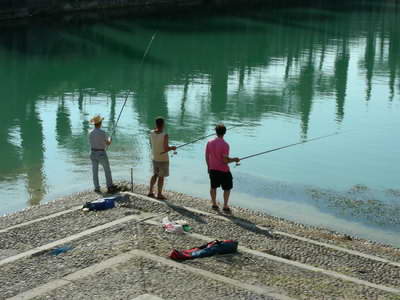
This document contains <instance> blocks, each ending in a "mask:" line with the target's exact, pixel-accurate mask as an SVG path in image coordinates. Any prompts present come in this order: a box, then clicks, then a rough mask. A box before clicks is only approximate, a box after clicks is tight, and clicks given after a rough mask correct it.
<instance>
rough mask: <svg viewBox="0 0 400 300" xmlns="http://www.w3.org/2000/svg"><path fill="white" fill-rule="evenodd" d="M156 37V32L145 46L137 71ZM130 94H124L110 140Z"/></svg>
mask: <svg viewBox="0 0 400 300" xmlns="http://www.w3.org/2000/svg"><path fill="white" fill-rule="evenodd" d="M156 35H157V32H155V33H154V34H153V35H152V37H151V39H150V41H149V43H148V44H147V47H146V50H145V51H144V54H143V57H142V61H141V63H140V66H139V70H141V69H142V67H143V63H144V59H145V58H146V56H147V54H148V53H149V51H150V47H151V45H152V44H153V40H154V38H155V37H156ZM130 94H131V92H130V91H128V92H127V93H126V96H125V101H124V103H123V104H122V107H121V110H120V112H119V115H118V118H117V122H115V124H114V128H113V130H112V132H111V135H110V139H111V138H112V137H113V135H114V133H115V129H116V128H117V125H118V121H119V119H120V118H121V115H122V112H123V110H124V108H125V105H126V102H127V101H128V97H129V95H130Z"/></svg>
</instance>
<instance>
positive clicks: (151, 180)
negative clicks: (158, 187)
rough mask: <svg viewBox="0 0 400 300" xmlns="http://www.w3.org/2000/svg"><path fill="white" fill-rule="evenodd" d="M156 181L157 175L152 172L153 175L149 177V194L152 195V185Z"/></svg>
mask: <svg viewBox="0 0 400 300" xmlns="http://www.w3.org/2000/svg"><path fill="white" fill-rule="evenodd" d="M156 181H157V175H155V174H154V175H153V176H151V179H150V190H149V196H150V195H154V192H153V190H154V185H155V184H156Z"/></svg>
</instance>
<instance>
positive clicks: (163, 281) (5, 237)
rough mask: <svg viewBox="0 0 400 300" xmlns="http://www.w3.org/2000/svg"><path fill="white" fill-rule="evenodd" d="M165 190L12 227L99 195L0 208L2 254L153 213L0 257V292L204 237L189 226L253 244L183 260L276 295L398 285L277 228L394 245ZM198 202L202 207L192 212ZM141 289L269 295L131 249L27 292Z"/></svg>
mask: <svg viewBox="0 0 400 300" xmlns="http://www.w3.org/2000/svg"><path fill="white" fill-rule="evenodd" d="M119 186H120V189H121V190H130V189H131V187H130V186H129V185H127V184H126V183H121V184H120V185H119ZM133 191H134V193H137V194H142V195H143V194H145V193H146V191H147V189H146V187H145V186H142V185H135V186H133ZM166 195H167V197H168V199H169V200H168V201H166V202H165V203H161V202H158V201H151V200H148V199H145V198H143V197H140V196H135V195H130V196H129V197H126V200H125V201H122V202H120V203H118V205H117V207H116V208H114V209H110V210H106V211H101V212H88V213H84V212H82V211H81V210H75V209H74V210H71V211H69V212H67V213H64V214H61V215H57V216H55V217H52V218H47V219H46V218H45V219H43V220H41V221H38V222H35V223H32V224H29V225H26V226H20V227H17V228H12V229H10V230H7V228H8V227H10V226H15V225H17V224H21V223H22V222H27V221H32V220H35V219H37V218H41V217H45V216H48V215H51V214H54V213H58V212H62V211H64V210H66V209H71V208H76V206H77V205H82V204H83V203H85V202H87V201H91V200H94V199H97V198H99V195H97V194H94V193H91V192H84V193H79V194H75V195H71V196H70V197H66V198H63V199H60V200H58V201H54V202H51V203H48V204H44V205H40V206H37V207H34V208H30V209H26V210H24V211H21V212H17V213H15V214H13V215H9V216H4V217H1V218H0V230H3V231H0V241H1V245H0V251H1V252H0V254H1V256H0V259H5V258H7V257H11V256H14V255H17V254H19V253H22V254H23V253H25V251H28V250H30V249H32V248H35V247H39V246H42V245H46V244H48V243H51V242H54V241H57V240H60V239H64V238H68V237H70V236H71V235H73V234H78V233H80V232H84V231H85V230H89V229H92V228H97V227H98V226H100V225H104V224H105V225H107V224H109V223H110V222H112V221H115V220H120V219H121V218H124V217H126V216H135V217H136V216H137V218H139V219H141V218H143V217H144V216H148V215H149V214H151V215H152V216H154V218H153V219H151V220H150V221H147V222H140V223H138V222H137V221H136V220H134V219H132V220H129V221H127V222H124V223H121V224H119V225H116V226H112V227H110V228H108V229H104V230H100V231H97V232H95V233H93V234H90V235H87V236H84V237H80V238H76V239H73V240H71V241H69V242H68V243H67V244H65V245H68V246H69V247H71V250H69V251H67V252H65V253H62V254H60V255H57V256H56V255H52V254H51V253H50V252H49V251H41V252H38V253H35V254H34V255H29V256H26V257H21V258H19V259H17V260H15V261H13V262H10V263H5V264H1V260H0V299H7V298H9V297H13V296H16V295H18V294H20V293H22V292H25V291H29V290H31V289H34V288H35V287H38V286H40V285H43V284H46V283H49V282H52V281H54V280H56V279H62V278H63V277H65V276H67V275H68V274H72V273H74V272H77V271H79V270H82V269H84V268H87V267H90V266H93V265H94V264H98V263H101V262H103V261H105V260H107V259H109V258H112V257H115V256H118V255H121V254H124V253H127V252H128V251H130V250H132V249H139V250H143V251H144V252H145V253H149V254H152V255H155V256H157V257H163V258H165V257H166V256H167V255H168V253H169V251H171V249H174V248H177V249H187V248H192V247H195V246H200V245H201V244H203V243H204V241H203V240H199V238H198V236H196V234H198V235H201V236H205V237H210V238H211V239H236V240H238V241H239V245H241V246H243V247H246V249H250V250H255V251H256V252H255V254H249V253H248V252H243V251H239V253H237V254H232V255H222V256H213V257H209V258H204V259H196V260H191V261H186V262H184V263H183V264H182V265H186V266H188V267H189V266H190V267H193V268H196V269H198V270H204V271H208V272H212V273H213V274H217V275H220V276H223V277H224V278H229V279H232V280H235V281H237V282H241V283H243V284H247V285H251V286H256V287H265V288H267V287H268V289H273V290H274V291H275V293H277V294H279V295H283V296H285V295H286V296H288V297H291V298H294V299H400V293H397V292H396V289H399V287H400V267H399V266H397V265H395V264H390V263H386V262H381V261H377V260H374V259H370V258H366V257H361V256H358V255H352V254H350V253H347V252H345V251H339V250H335V249H332V248H329V247H326V246H323V245H316V244H315V243H309V242H306V241H302V240H299V239H298V238H294V237H289V236H285V235H282V234H278V233H279V232H287V233H290V234H292V235H294V236H298V237H303V238H308V239H311V240H313V241H320V242H323V243H326V244H329V245H335V246H339V247H342V248H345V249H353V250H357V251H360V252H362V253H365V254H369V255H374V256H377V257H381V258H384V259H387V260H390V261H391V262H393V263H396V262H399V261H400V250H399V249H397V248H393V247H390V246H387V245H381V244H379V243H375V242H372V241H366V240H362V239H358V238H355V237H349V236H346V235H343V234H340V233H336V232H332V231H329V230H324V229H321V228H316V227H309V226H304V225H301V224H296V223H293V222H289V221H286V220H283V219H279V218H275V217H272V216H268V215H266V214H262V213H259V212H254V211H251V210H248V209H243V208H238V207H233V216H225V215H218V214H215V212H214V211H212V210H211V208H210V205H209V203H208V201H207V200H205V199H199V198H194V197H191V196H188V195H184V194H181V193H175V192H171V191H170V192H167V193H166ZM185 207H186V208H185ZM196 209H197V210H201V211H203V212H204V213H201V212H199V211H197V212H196V211H195V210H196ZM165 215H168V217H169V219H170V220H177V219H185V220H187V221H188V222H189V223H190V225H191V227H192V228H193V230H192V232H193V233H195V234H182V235H178V234H171V233H166V232H165V231H164V230H163V228H162V227H161V219H162V218H163V217H164V216H165ZM257 225H258V226H257ZM259 226H262V227H259ZM276 232H277V233H276ZM257 253H265V254H269V255H272V256H274V257H278V258H281V259H283V260H284V261H285V262H284V263H282V262H279V261H276V260H271V259H268V258H265V257H263V256H261V255H257ZM291 262H293V264H291ZM296 263H301V264H303V265H307V266H311V267H317V268H320V269H322V270H324V273H321V272H316V271H312V270H309V269H305V268H302V267H298V266H297V265H296ZM329 272H335V273H339V274H343V275H347V276H350V277H351V278H354V279H356V280H362V281H363V282H368V283H370V284H368V285H366V284H363V283H362V282H361V283H358V282H357V281H353V282H352V281H349V280H344V279H341V278H337V277H335V276H331V275H330V273H329ZM371 284H372V285H371ZM375 285H376V286H377V287H374V286H375ZM380 286H384V287H388V288H391V289H393V290H394V292H389V291H387V290H385V289H382V288H379V287H380ZM399 292H400V290H399ZM145 293H151V294H154V295H157V296H159V297H161V298H163V299H200V298H202V299H204V295H205V294H204V293H207V295H211V296H213V297H216V298H217V299H273V298H274V297H271V296H269V295H259V294H257V293H254V291H249V290H248V289H247V290H246V288H238V287H237V286H236V287H235V286H229V285H227V284H223V283H221V282H218V281H215V280H212V279H211V278H206V277H204V276H203V277H202V276H200V275H197V274H194V273H193V272H186V271H185V270H178V269H174V268H170V267H167V266H165V265H163V264H162V263H161V264H160V263H157V262H155V261H152V260H151V259H150V260H149V259H145V258H140V257H138V258H134V259H130V260H129V261H127V262H126V263H123V264H121V265H118V266H115V267H113V268H108V269H107V270H103V271H101V272H99V273H97V274H96V275H93V276H92V277H90V276H89V277H85V278H82V279H80V280H78V281H76V282H75V281H74V282H73V283H71V284H67V285H65V286H63V287H60V288H56V289H53V290H50V291H48V292H46V293H44V294H43V295H41V296H40V297H39V296H38V297H36V298H35V299H46V298H48V299H94V298H96V299H133V298H134V297H136V296H139V295H142V294H145Z"/></svg>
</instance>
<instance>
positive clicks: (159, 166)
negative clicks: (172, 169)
mask: <svg viewBox="0 0 400 300" xmlns="http://www.w3.org/2000/svg"><path fill="white" fill-rule="evenodd" d="M153 172H154V175H157V176H160V177H168V176H169V161H155V160H153Z"/></svg>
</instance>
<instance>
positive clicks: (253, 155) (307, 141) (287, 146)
mask: <svg viewBox="0 0 400 300" xmlns="http://www.w3.org/2000/svg"><path fill="white" fill-rule="evenodd" d="M338 134H340V132H335V133H331V134H327V135H323V136H318V137H315V138H312V139H308V140H305V141H301V142H297V143H293V144H289V145H286V146H281V147H278V148H274V149H271V150H267V151H263V152H259V153H255V154H251V155H248V156H244V157H241V158H239V160H240V161H242V160H245V159H249V158H252V157H256V156H259V155H263V154H267V153H271V152H274V151H278V150H282V149H285V148H290V147H293V146H297V145H301V144H305V143H309V142H312V141H316V140H321V139H325V138H328V137H331V136H334V135H338ZM236 166H240V163H238V162H237V163H236Z"/></svg>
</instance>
